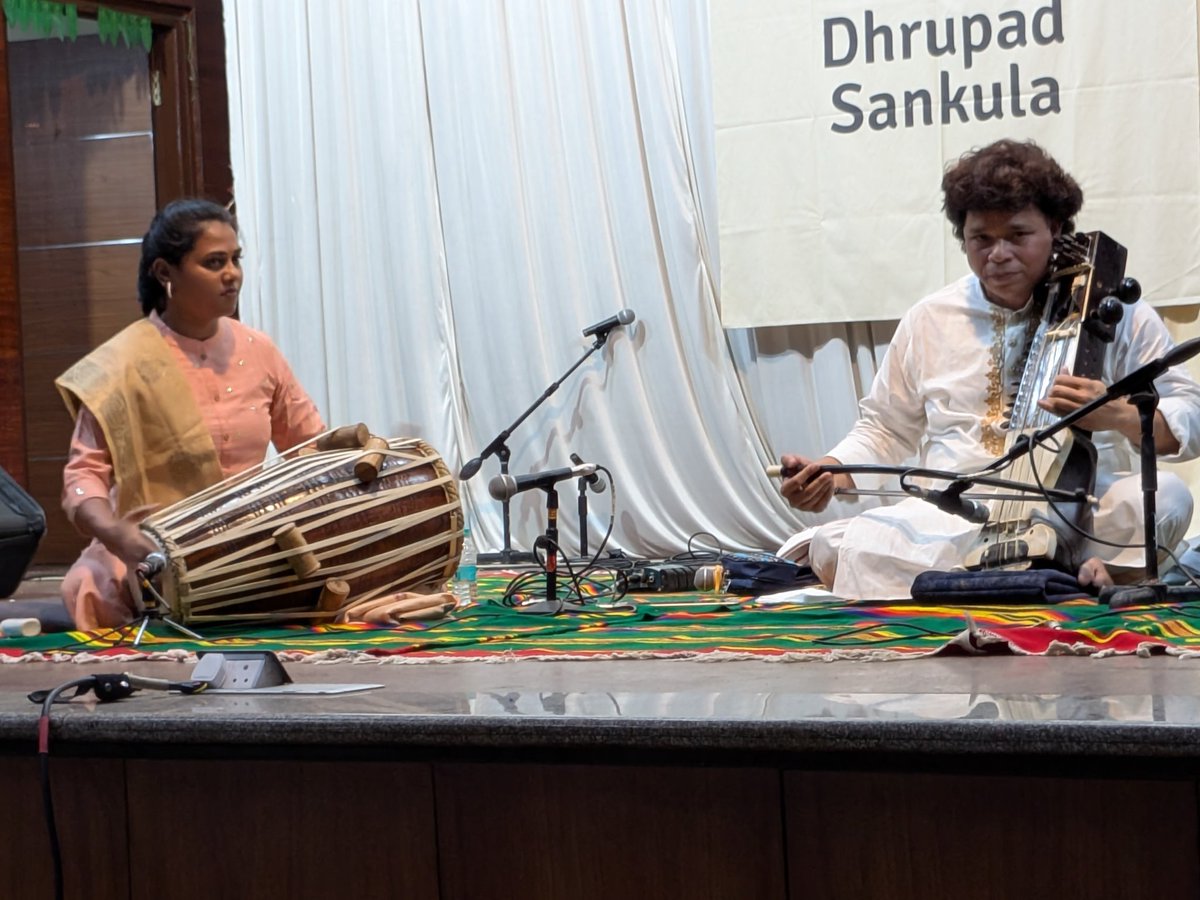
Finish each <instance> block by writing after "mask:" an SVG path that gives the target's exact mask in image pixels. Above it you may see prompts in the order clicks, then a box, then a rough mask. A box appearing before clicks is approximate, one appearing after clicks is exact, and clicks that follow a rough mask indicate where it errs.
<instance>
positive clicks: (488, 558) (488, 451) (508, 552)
mask: <svg viewBox="0 0 1200 900" xmlns="http://www.w3.org/2000/svg"><path fill="white" fill-rule="evenodd" d="M618 325H620V323H619V322H615V321H614V322H613V326H612V327H613V328H616V327H618ZM611 331H612V328H609V329H607V330H605V331H598V332H596V335H595V337H596V341H595V343H593V344H592V346H591V347H589V348H588V349H587V351H586V352H585V353H584V354H583V356H581V357H579V359H578V360H576V361H575V364H574V365H573V366H571V368H569V369H567V371H566V372H564V373H563V374H562V376H561V377H560V378H559V379H558V380H557V381H554V382H552V383H551V384H550V386H549V387H548V388H546V390H544V391H543V392H542V395H541V396H540V397H538V398H537V399H536V400H534V401H533V404H532V405H531V406H530V407H529V409H527V410H525V412H523V413H521V415H520V416H518V417H517V420H516V421H515V422H513V423H512V424H511V425H509V426H508V427H507V428H505V429H504V430H503V431H501V432H500V433H499V434H498V435H496V438H495V440H493V441H492V442H491V443H490V444H488V445H487V446H486V447H484V448H483V452H482V453H480V454H479V455H478V456H476V457H475V458H474V459H472V460H471V461H470V462H468V463H467V464H466V465H464V466H463V467H462V469H461V470H460V471H459V473H458V477H459V479H460V480H461V481H467V480H468V479H470V478H471V477H472V476H473V475H474V474H475V473H476V472H478V471H479V467H480V466H481V465H482V464H483V461H484V460H485V459H487V458H488V457H489V456H492V455H493V454H494V455H496V456H497V457H499V459H500V474H501V475H507V474H508V459H509V456H510V455H511V453H510V451H509V449H508V445H507V444H506V443H505V442H506V441H507V440H508V438H509V436H511V435H512V433H513V430H514V429H515V428H516V427H517V426H518V425H520V424H521V423H522V422H524V421H525V420H526V419H528V418H529V416H530V415H531V414H532V413H533V411H534V410H535V409H537V408H538V407H539V406H541V405H542V404H543V403H544V402H546V400H547V399H548V398H549V397H550V396H551V395H552V394H553V393H554V392H555V391H557V390H558V388H559V385H561V384H562V383H563V382H564V381H566V380H567V378H568V377H569V376H570V375H571V373H572V372H574V371H575V370H576V369H578V368H579V367H580V366H581V365H583V363H584V361H585V360H586V359H587V358H588V357H589V356H591V355H592V354H593V353H595V352H596V351H597V350H599V349H600V348H601V347H603V346H604V345H605V343H606V342H607V341H608V335H609V334H610V332H611ZM501 515H502V518H503V522H504V546H503V547H501V548H500V550H499V552H497V553H481V554H479V562H480V564H481V565H494V564H496V563H500V564H501V565H504V564H509V563H531V562H533V554H532V553H524V552H520V551H514V550H513V548H512V543H511V541H512V519H511V516H510V511H509V501H508V500H507V499H506V500H504V502H503V505H502V507H501Z"/></svg>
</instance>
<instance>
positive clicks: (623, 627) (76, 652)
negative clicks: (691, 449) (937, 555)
mask: <svg viewBox="0 0 1200 900" xmlns="http://www.w3.org/2000/svg"><path fill="white" fill-rule="evenodd" d="M506 583H507V577H506V576H503V575H501V574H493V575H490V576H488V577H485V578H483V579H481V585H480V588H481V589H480V602H479V603H478V604H476V605H474V606H471V607H466V608H463V609H460V610H458V611H457V612H456V613H455V614H454V615H453V616H452V617H450V618H447V619H444V620H439V621H435V622H409V623H406V624H404V625H401V626H395V627H378V626H371V625H361V624H352V625H316V626H309V625H276V624H272V625H265V626H253V627H251V626H245V625H239V626H229V625H224V626H220V627H205V626H202V625H198V624H194V623H193V624H192V627H193V629H194V630H196V631H198V632H200V633H201V634H202V635H203V636H204V640H200V641H197V640H195V639H193V638H190V637H185V636H184V635H182V634H179V633H177V632H175V631H173V630H172V629H170V628H169V627H168V626H166V625H165V624H163V623H160V622H156V623H152V624H151V626H150V627H149V628H148V629H147V630H146V632H145V634H144V636H143V638H142V641H141V643H140V646H136V647H135V646H133V640H134V637H135V634H136V628H134V627H132V626H131V627H128V628H124V629H119V630H110V631H101V632H90V633H88V632H65V633H58V634H44V635H39V636H37V637H33V638H8V639H0V663H19V662H35V661H54V662H93V661H112V660H129V659H163V660H180V659H185V660H186V659H194V657H195V654H197V653H199V652H202V651H210V650H225V651H229V650H272V651H274V652H276V653H278V654H279V655H280V657H281V658H283V659H285V660H289V661H304V662H329V661H337V660H347V661H354V662H368V663H369V662H387V663H450V662H504V661H510V660H546V661H561V660H589V659H591V660H595V659H689V660H699V661H712V662H717V661H725V660H738V659H756V660H763V661H770V662H800V661H830V660H839V659H847V660H888V659H913V658H920V657H924V656H932V655H935V654H959V655H961V654H973V655H985V654H995V653H1005V654H1020V655H1062V654H1072V655H1090V656H1099V657H1104V656H1110V655H1129V654H1141V655H1146V654H1151V653H1166V654H1171V655H1175V656H1179V657H1182V658H1191V657H1195V656H1200V604H1175V605H1167V604H1163V605H1158V606H1148V607H1142V608H1137V609H1126V610H1121V611H1119V612H1113V611H1111V610H1109V609H1108V607H1106V606H1102V605H1097V604H1096V603H1094V602H1090V601H1084V600H1080V601H1071V602H1067V603H1060V604H1057V605H1054V606H972V607H930V606H920V605H916V604H913V603H911V602H904V603H886V604H884V603H845V602H841V601H837V602H828V603H819V604H803V605H801V604H774V603H761V604H760V603H758V602H756V601H754V600H752V599H750V598H744V597H726V598H718V599H716V600H714V598H713V597H712V596H711V595H708V596H702V595H663V594H659V595H639V596H636V597H630V598H629V599H631V600H633V601H634V603H633V604H632V608H627V609H626V608H620V609H618V608H604V607H602V606H601V605H600V604H598V603H596V602H594V600H590V599H589V600H588V601H585V602H583V603H581V604H578V605H575V604H570V603H568V604H565V609H564V611H563V612H560V613H558V614H556V615H536V614H529V613H523V612H518V611H516V610H514V609H512V608H509V607H506V606H503V605H501V604H500V603H499V600H500V598H501V596H502V595H503V588H504V585H505V584H506Z"/></svg>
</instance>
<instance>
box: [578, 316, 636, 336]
mask: <svg viewBox="0 0 1200 900" xmlns="http://www.w3.org/2000/svg"><path fill="white" fill-rule="evenodd" d="M636 318H637V316H636V315H635V314H634V312H633V310H632V309H623V310H621V311H620V312H619V313H617V314H616V315H615V316H609V317H608V318H607V319H605V320H604V321H603V322H597V323H596V324H595V325H589V326H588V327H587V328H585V329H583V336H584V337H595V338H596V341H597V342H598V343H601V344H603V343H604V342H605V341H606V340H608V333H609V332H610V331H612V330H613V329H614V328H617V327H619V326H621V325H628V324H629V323H630V322H632V321H633V320H634V319H636Z"/></svg>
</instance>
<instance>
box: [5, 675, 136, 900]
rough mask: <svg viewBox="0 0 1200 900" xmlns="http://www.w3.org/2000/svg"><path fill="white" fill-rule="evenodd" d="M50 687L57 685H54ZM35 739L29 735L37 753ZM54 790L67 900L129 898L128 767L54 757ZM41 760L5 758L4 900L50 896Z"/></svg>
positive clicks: (50, 869)
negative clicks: (126, 819)
mask: <svg viewBox="0 0 1200 900" xmlns="http://www.w3.org/2000/svg"><path fill="white" fill-rule="evenodd" d="M51 683H53V681H52V682H51ZM35 742H36V737H35V736H34V735H33V734H32V733H31V734H30V735H29V744H30V747H31V748H32V747H33V746H34V744H35ZM51 751H52V755H51V759H50V783H51V785H52V787H53V791H54V815H55V819H56V820H57V824H58V834H59V843H60V846H61V847H62V856H63V886H64V894H65V896H66V898H68V900H110V898H111V900H117V898H120V900H126V898H128V897H129V865H128V855H129V854H128V844H127V842H126V836H125V772H124V763H122V762H121V761H120V760H111V759H72V758H58V757H55V756H53V741H51ZM38 773H39V761H38V760H37V758H35V757H19V758H18V757H4V756H0V784H3V785H4V822H5V825H4V830H3V834H4V839H3V840H0V897H12V898H25V897H53V896H54V870H53V866H52V864H51V857H50V843H49V838H48V837H47V831H46V819H45V815H44V812H43V807H42V792H41V782H40V780H39V774H38Z"/></svg>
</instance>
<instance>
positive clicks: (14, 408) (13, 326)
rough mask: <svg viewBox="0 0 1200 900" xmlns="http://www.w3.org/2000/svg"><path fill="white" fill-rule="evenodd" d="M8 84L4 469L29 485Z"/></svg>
mask: <svg viewBox="0 0 1200 900" xmlns="http://www.w3.org/2000/svg"><path fill="white" fill-rule="evenodd" d="M2 21H4V17H3V13H2V12H0V22H2ZM0 71H4V72H7V71H8V43H7V41H6V40H5V37H4V32H3V30H0ZM8 82H9V80H8V79H7V78H0V468H3V469H4V470H5V471H7V472H8V473H9V474H10V475H12V476H13V478H15V479H16V480H17V481H18V482H20V483H22V484H24V483H25V479H26V472H25V396H24V392H23V389H22V380H21V354H22V347H21V300H20V293H19V290H18V287H17V207H16V185H15V177H14V175H13V159H12V140H11V137H12V115H11V109H10V106H9V85H8Z"/></svg>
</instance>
